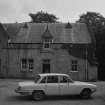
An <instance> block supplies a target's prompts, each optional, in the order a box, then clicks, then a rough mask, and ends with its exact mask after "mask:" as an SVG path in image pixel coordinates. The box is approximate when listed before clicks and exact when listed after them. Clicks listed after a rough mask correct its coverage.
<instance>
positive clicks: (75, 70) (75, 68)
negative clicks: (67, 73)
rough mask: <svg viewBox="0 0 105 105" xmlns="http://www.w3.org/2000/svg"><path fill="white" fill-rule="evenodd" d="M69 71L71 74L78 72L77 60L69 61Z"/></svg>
mask: <svg viewBox="0 0 105 105" xmlns="http://www.w3.org/2000/svg"><path fill="white" fill-rule="evenodd" d="M71 70H72V72H77V71H78V60H72V61H71Z"/></svg>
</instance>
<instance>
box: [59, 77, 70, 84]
mask: <svg viewBox="0 0 105 105" xmlns="http://www.w3.org/2000/svg"><path fill="white" fill-rule="evenodd" d="M68 80H69V78H68V77H67V76H61V77H60V83H67V82H68Z"/></svg>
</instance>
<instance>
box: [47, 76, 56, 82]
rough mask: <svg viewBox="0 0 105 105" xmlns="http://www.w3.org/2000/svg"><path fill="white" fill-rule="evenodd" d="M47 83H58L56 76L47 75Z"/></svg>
mask: <svg viewBox="0 0 105 105" xmlns="http://www.w3.org/2000/svg"><path fill="white" fill-rule="evenodd" d="M47 83H58V76H48V77H47Z"/></svg>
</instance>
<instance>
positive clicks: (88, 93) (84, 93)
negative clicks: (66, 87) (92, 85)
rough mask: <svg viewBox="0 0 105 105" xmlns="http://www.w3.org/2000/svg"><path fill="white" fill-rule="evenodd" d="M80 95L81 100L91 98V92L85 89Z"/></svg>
mask: <svg viewBox="0 0 105 105" xmlns="http://www.w3.org/2000/svg"><path fill="white" fill-rule="evenodd" d="M80 95H81V97H82V98H83V99H88V98H90V97H91V90H89V89H85V90H83V91H82V93H81V94H80Z"/></svg>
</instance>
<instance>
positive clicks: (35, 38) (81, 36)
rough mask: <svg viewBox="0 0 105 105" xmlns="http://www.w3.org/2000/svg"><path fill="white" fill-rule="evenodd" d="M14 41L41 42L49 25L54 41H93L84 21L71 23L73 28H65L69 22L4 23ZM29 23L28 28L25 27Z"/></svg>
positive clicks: (79, 42)
mask: <svg viewBox="0 0 105 105" xmlns="http://www.w3.org/2000/svg"><path fill="white" fill-rule="evenodd" d="M3 25H4V26H5V27H6V29H7V31H8V33H9V35H10V38H11V40H12V42H13V43H40V41H41V37H42V35H43V34H44V32H45V30H46V27H47V25H48V31H49V33H50V34H51V35H52V37H53V42H54V43H77V44H82V43H83V44H85V43H86V44H88V43H91V36H90V33H89V31H88V29H87V26H86V25H85V24H83V23H70V25H71V26H72V28H65V26H67V25H68V23H27V24H26V23H15V24H3ZM26 25H27V28H26V27H24V26H26Z"/></svg>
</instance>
